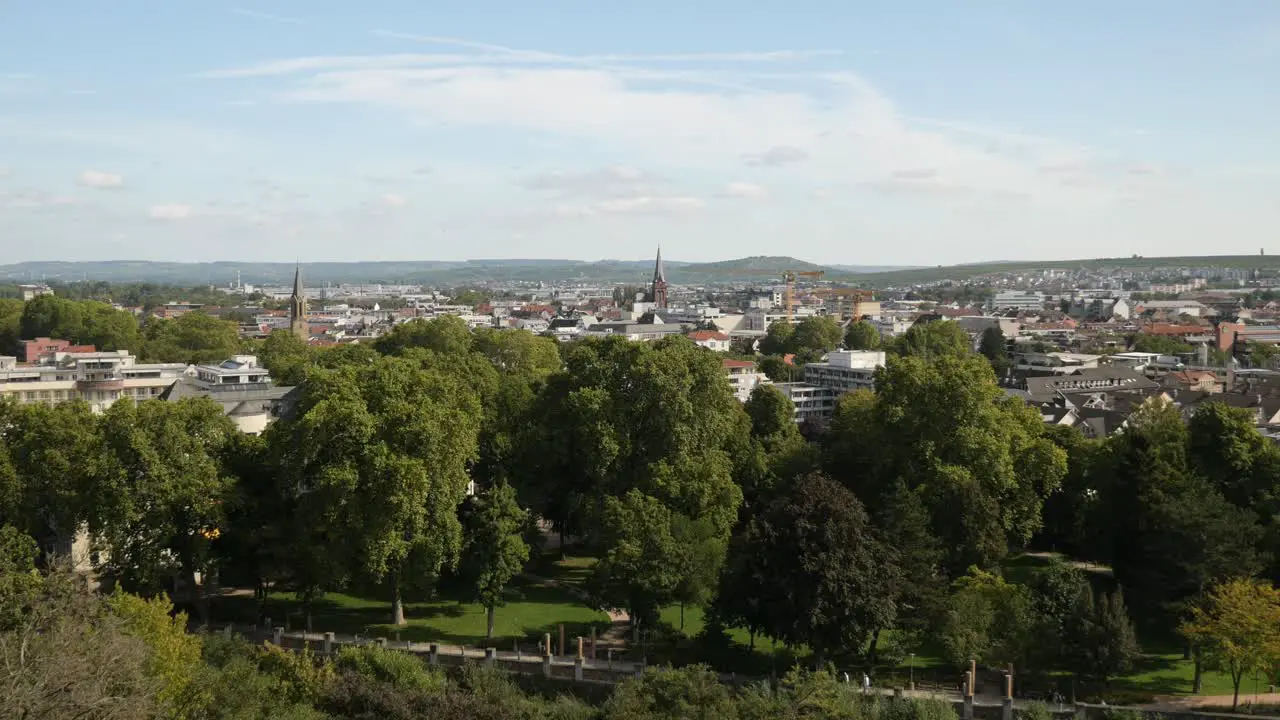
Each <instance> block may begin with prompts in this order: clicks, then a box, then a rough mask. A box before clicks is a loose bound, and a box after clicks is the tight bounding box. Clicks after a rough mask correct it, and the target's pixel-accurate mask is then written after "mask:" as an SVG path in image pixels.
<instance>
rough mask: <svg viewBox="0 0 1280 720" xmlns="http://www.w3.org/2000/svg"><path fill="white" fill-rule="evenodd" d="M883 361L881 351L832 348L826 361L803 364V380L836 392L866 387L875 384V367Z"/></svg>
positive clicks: (840, 392) (868, 387) (879, 365)
mask: <svg viewBox="0 0 1280 720" xmlns="http://www.w3.org/2000/svg"><path fill="white" fill-rule="evenodd" d="M884 362H885V358H884V353H883V352H879V351H875V350H833V351H831V352H830V353H828V354H827V360H826V362H815V363H808V364H807V365H805V366H804V381H805V382H806V383H809V384H810V385H817V386H818V387H824V388H828V389H830V390H833V391H834V392H835V393H836V394H837V395H839V394H843V393H847V392H853V391H854V390H862V389H864V388H865V389H868V390H869V389H871V387H872V386H873V385H874V383H875V375H876V368H882V367H884Z"/></svg>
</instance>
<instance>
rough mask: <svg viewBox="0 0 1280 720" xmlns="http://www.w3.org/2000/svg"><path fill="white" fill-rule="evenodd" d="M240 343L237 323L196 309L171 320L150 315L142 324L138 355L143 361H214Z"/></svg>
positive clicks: (221, 359) (232, 350)
mask: <svg viewBox="0 0 1280 720" xmlns="http://www.w3.org/2000/svg"><path fill="white" fill-rule="evenodd" d="M241 347H242V343H241V341H240V328H239V326H237V325H236V324H235V323H233V322H231V321H229V320H222V319H220V318H217V317H214V316H212V315H208V314H206V313H203V312H198V311H196V312H189V313H186V314H184V315H181V316H179V317H177V318H174V319H172V320H166V319H161V318H151V319H150V320H148V321H147V324H146V326H145V327H144V328H143V350H142V356H143V359H144V360H146V361H147V362H174V363H188V364H195V363H216V362H222V361H223V360H225V359H227V358H229V357H231V356H232V355H236V354H237V353H239V352H240V350H241Z"/></svg>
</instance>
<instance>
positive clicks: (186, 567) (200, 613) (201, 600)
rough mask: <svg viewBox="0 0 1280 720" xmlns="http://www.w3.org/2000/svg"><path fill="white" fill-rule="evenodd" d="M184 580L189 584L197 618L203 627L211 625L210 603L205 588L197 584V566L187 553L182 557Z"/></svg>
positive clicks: (188, 589)
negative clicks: (205, 595)
mask: <svg viewBox="0 0 1280 720" xmlns="http://www.w3.org/2000/svg"><path fill="white" fill-rule="evenodd" d="M182 580H183V582H185V583H186V584H187V593H188V594H189V596H190V597H189V599H190V600H191V602H192V603H193V604H194V605H195V606H196V617H198V618H200V624H201V625H206V626H207V625H208V624H209V603H208V601H207V600H206V599H205V597H204V587H203V586H202V585H197V584H196V564H195V561H193V560H192V559H191V556H190V555H189V554H187V553H183V557H182Z"/></svg>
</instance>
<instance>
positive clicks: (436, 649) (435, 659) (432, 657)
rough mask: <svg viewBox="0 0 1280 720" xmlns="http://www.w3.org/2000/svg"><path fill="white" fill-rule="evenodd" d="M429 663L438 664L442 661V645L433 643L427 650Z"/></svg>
mask: <svg viewBox="0 0 1280 720" xmlns="http://www.w3.org/2000/svg"><path fill="white" fill-rule="evenodd" d="M427 663H428V664H431V665H438V664H439V663H440V646H439V645H437V644H435V643H431V648H430V649H429V650H428V651H427Z"/></svg>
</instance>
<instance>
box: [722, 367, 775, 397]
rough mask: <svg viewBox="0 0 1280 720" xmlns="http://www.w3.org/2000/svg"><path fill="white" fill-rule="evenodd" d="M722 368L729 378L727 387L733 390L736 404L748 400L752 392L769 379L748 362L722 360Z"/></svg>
mask: <svg viewBox="0 0 1280 720" xmlns="http://www.w3.org/2000/svg"><path fill="white" fill-rule="evenodd" d="M723 366H724V372H725V375H726V376H728V378H729V386H730V387H732V388H733V396H734V397H736V398H737V399H738V402H746V401H747V400H750V399H751V391H752V390H755V389H756V387H757V386H759V385H760V384H762V383H767V382H769V378H768V377H766V376H765V374H764V373H762V372H760V371H759V370H758V369H757V368H756V364H755V363H753V362H751V361H750V360H724V361H723Z"/></svg>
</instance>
